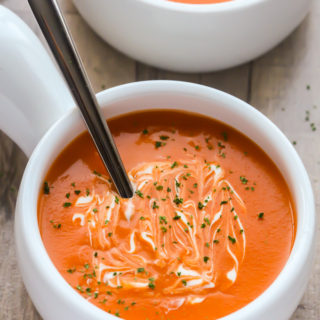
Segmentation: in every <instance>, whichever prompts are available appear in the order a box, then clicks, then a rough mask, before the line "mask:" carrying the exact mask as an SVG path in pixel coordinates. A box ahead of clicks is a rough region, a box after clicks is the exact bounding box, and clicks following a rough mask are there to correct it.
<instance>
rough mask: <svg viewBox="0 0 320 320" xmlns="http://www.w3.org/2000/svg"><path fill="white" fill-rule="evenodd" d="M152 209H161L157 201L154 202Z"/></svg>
mask: <svg viewBox="0 0 320 320" xmlns="http://www.w3.org/2000/svg"><path fill="white" fill-rule="evenodd" d="M152 209H153V210H154V209H159V206H158V205H157V203H156V202H155V201H153V204H152Z"/></svg>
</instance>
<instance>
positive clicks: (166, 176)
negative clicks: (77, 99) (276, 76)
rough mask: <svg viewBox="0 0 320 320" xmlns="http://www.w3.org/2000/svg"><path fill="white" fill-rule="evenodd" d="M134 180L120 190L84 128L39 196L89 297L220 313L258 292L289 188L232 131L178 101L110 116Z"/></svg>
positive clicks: (111, 303) (50, 234) (271, 260)
mask: <svg viewBox="0 0 320 320" xmlns="http://www.w3.org/2000/svg"><path fill="white" fill-rule="evenodd" d="M109 126H110V128H111V132H112V134H113V135H114V138H115V142H116V144H117V146H118V148H119V151H120V154H121V157H122V159H123V161H124V164H125V167H126V170H127V172H128V176H129V179H130V181H131V183H132V185H133V187H134V190H135V194H134V197H133V198H132V199H121V198H120V196H119V195H118V194H117V192H116V190H115V188H114V185H113V183H112V181H111V180H110V178H109V176H108V174H107V172H106V171H105V168H104V166H103V164H102V163H101V161H100V158H99V155H98V153H97V151H96V150H95V147H94V145H93V143H92V141H91V139H90V136H89V135H88V133H84V134H82V135H80V136H79V137H78V138H76V139H75V140H74V141H73V142H72V143H71V144H70V145H68V146H67V147H66V148H65V150H63V151H62V153H61V154H60V155H59V156H58V158H57V159H56V160H55V162H54V163H53V165H52V167H51V168H50V170H49V172H48V175H47V176H46V178H45V181H44V188H43V190H42V192H41V194H40V196H39V205H38V211H39V227H40V231H41V236H42V239H43V242H44V245H45V247H46V249H47V251H48V254H49V256H50V258H51V259H52V261H53V263H54V264H55V266H56V267H57V269H58V270H59V272H60V273H61V275H62V276H63V277H64V278H65V280H66V281H67V282H68V283H69V284H70V285H71V286H72V287H73V288H74V289H75V290H76V291H77V292H78V293H79V294H80V295H81V296H82V297H83V298H84V299H86V300H88V301H89V302H91V303H93V304H94V305H96V306H97V307H99V308H101V309H103V310H105V311H106V312H109V313H112V314H113V315H117V316H119V317H121V318H124V319H130V320H137V319H139V320H141V319H142V320H146V319H149V320H153V319H159V320H162V319H171V320H173V319H175V320H191V319H192V320H193V319H196V318H199V319H208V320H212V319H218V318H220V317H223V316H225V315H227V314H229V313H231V312H233V311H236V310H237V309H239V308H241V307H243V306H245V305H246V304H247V303H249V302H250V301H252V300H254V299H255V298H256V297H258V296H259V295H260V294H261V293H262V292H263V291H264V290H265V289H266V288H267V287H268V286H269V285H270V284H271V283H272V281H273V280H274V279H275V278H276V277H277V275H278V274H279V272H280V271H281V269H282V268H283V266H284V264H285V263H286V261H287V259H288V257H289V254H290V251H291V248H292V245H293V241H294V232H295V215H294V210H293V207H292V205H291V203H292V201H291V196H290V193H289V191H288V188H287V185H286V183H285V181H284V179H283V178H282V176H281V174H280V172H279V171H278V169H277V168H276V166H275V165H274V164H273V162H272V161H271V159H269V157H268V156H267V155H266V154H265V153H264V152H263V151H262V150H261V149H260V148H259V147H258V146H257V145H256V144H254V143H253V142H252V141H251V140H250V139H248V138H247V137H245V136H243V135H242V134H241V133H240V132H238V131H236V130H234V129H232V128H230V127H228V126H226V125H224V124H222V123H220V122H218V121H215V120H212V119H209V118H206V117H203V116H199V115H196V114H189V113H182V112H178V111H168V110H166V111H146V112H141V113H134V114H128V115H124V116H121V117H119V118H116V119H112V120H110V121H109Z"/></svg>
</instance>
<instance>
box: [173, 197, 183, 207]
mask: <svg viewBox="0 0 320 320" xmlns="http://www.w3.org/2000/svg"><path fill="white" fill-rule="evenodd" d="M173 202H174V203H175V204H176V205H177V206H179V204H182V203H183V199H182V198H179V197H178V195H177V194H176V196H175V198H174V199H173Z"/></svg>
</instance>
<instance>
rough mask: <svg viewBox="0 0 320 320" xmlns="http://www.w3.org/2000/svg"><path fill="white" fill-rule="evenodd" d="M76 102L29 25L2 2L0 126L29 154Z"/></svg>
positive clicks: (0, 27)
mask: <svg viewBox="0 0 320 320" xmlns="http://www.w3.org/2000/svg"><path fill="white" fill-rule="evenodd" d="M73 107H74V102H73V99H72V97H71V94H70V93H69V91H68V89H67V87H66V84H65V82H64V80H63V79H62V77H61V75H60V74H59V73H58V71H57V69H56V67H55V65H54V64H53V62H52V60H51V59H50V57H49V55H48V54H47V52H46V50H45V49H44V47H43V46H42V44H41V43H40V41H39V39H38V38H37V37H36V36H35V34H34V33H33V32H32V31H31V30H30V28H29V27H28V26H27V25H26V24H25V23H24V22H23V21H22V20H21V19H20V18H19V17H17V16H16V15H15V14H13V13H12V12H11V11H10V10H8V9H6V8H5V7H3V6H1V5H0V129H1V130H3V131H4V132H5V133H6V134H7V135H8V136H9V137H10V138H11V139H13V140H14V141H15V142H16V143H17V144H18V145H19V146H20V147H21V149H22V150H23V151H24V152H25V153H26V155H27V156H30V154H31V153H32V151H33V149H34V147H35V146H36V145H37V143H38V141H39V140H40V138H41V137H42V136H43V134H44V133H45V132H46V131H47V130H48V128H49V127H50V126H51V125H52V124H53V123H54V122H55V121H56V120H58V119H59V118H60V117H61V116H62V115H63V114H64V113H66V112H67V110H70V109H72V108H73Z"/></svg>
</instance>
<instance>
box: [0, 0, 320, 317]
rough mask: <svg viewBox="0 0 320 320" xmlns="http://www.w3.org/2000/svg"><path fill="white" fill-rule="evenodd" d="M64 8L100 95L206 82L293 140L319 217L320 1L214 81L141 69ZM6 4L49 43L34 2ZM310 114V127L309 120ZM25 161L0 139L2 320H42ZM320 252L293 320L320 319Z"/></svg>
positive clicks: (66, 4) (65, 0) (67, 0)
mask: <svg viewBox="0 0 320 320" xmlns="http://www.w3.org/2000/svg"><path fill="white" fill-rule="evenodd" d="M59 2H60V4H61V7H62V9H63V12H64V14H65V17H66V21H67V23H68V25H69V27H70V30H71V32H72V34H73V37H74V39H75V42H76V45H77V47H78V49H79V51H80V54H81V57H82V59H83V62H84V64H85V67H86V70H87V72H88V75H89V77H90V79H91V82H92V84H93V87H94V90H95V91H96V92H98V91H100V90H102V89H104V88H109V87H112V86H115V85H119V84H122V83H127V82H131V81H135V80H136V81H141V80H151V79H172V80H182V81H192V82H196V83H202V84H205V85H208V86H212V87H215V88H217V89H221V90H223V91H226V92H228V93H231V94H233V95H235V96H237V97H239V98H241V99H243V100H246V101H248V102H249V103H251V104H252V105H254V106H255V107H257V108H258V109H259V110H260V111H262V112H263V113H264V114H266V115H267V116H268V117H269V118H270V119H271V120H272V121H274V122H275V123H276V124H277V125H278V126H279V127H280V129H281V130H282V131H283V132H284V133H285V134H286V135H287V136H288V137H289V139H290V140H291V141H296V148H297V150H298V152H299V154H300V156H301V157H302V159H303V161H304V163H305V165H306V167H307V170H308V172H309V175H310V178H311V180H312V183H313V187H314V191H315V196H316V203H317V212H319V209H320V195H319V194H320V182H319V179H320V81H319V77H320V59H319V52H320V24H319V20H320V3H319V1H315V3H314V5H313V8H312V11H311V13H310V15H309V16H308V18H307V19H306V20H305V21H304V22H303V23H302V25H301V26H300V27H299V28H298V29H297V30H296V31H295V32H294V33H293V34H292V35H291V36H290V37H289V38H288V39H287V40H285V41H284V42H283V43H282V44H280V45H279V46H278V47H277V48H275V49H274V50H272V51H271V52H269V53H267V54H266V55H264V56H263V57H261V58H259V59H257V60H255V61H253V62H251V63H248V64H245V65H242V66H239V67H236V68H233V69H230V70H226V71H221V72H217V73H208V74H177V73H172V72H166V71H163V70H159V69H157V68H153V67H150V66H146V65H144V64H142V63H137V62H135V61H133V60H131V59H130V58H127V57H126V56H124V55H123V54H120V53H119V52H117V51H116V50H114V49H113V48H112V47H110V46H109V45H108V44H106V43H104V42H103V41H102V40H101V39H100V38H99V37H98V36H97V35H95V34H94V33H93V31H92V30H91V29H90V28H89V27H88V25H87V24H86V23H85V22H84V20H83V19H82V17H80V15H79V14H78V13H77V10H76V9H75V7H74V6H73V4H72V2H71V0H59ZM0 4H3V5H5V6H6V7H8V8H10V9H11V10H13V11H14V12H15V13H17V14H18V15H19V16H20V17H21V18H22V19H23V20H24V21H25V22H26V23H27V24H28V25H29V26H30V27H31V29H32V30H34V32H35V33H36V34H37V35H38V36H39V37H40V39H41V40H42V41H43V42H44V40H43V37H42V35H41V32H40V30H39V28H38V27H37V24H36V21H35V20H34V18H33V16H32V13H31V11H30V9H29V8H28V5H27V1H25V0H0ZM308 85H310V90H307V86H308ZM0 90H1V88H0ZM306 111H308V112H309V114H310V115H309V121H306V120H305V118H306ZM0 116H1V115H0ZM311 123H314V124H315V126H317V130H316V131H312V130H311V126H310V124H311ZM26 162H27V159H26V157H25V156H24V154H23V153H22V151H21V150H20V149H19V148H18V147H17V146H16V145H15V144H14V143H13V142H12V141H11V140H10V139H9V138H8V137H7V136H6V135H5V134H3V133H1V132H0V320H38V319H41V317H40V316H39V314H38V313H37V311H36V310H35V308H34V307H33V305H32V302H31V300H30V298H29V297H28V294H27V292H26V290H25V288H24V286H23V283H22V281H21V277H20V274H19V271H18V268H17V264H16V256H15V248H14V238H13V219H14V206H15V201H16V195H17V189H18V187H19V184H20V180H21V177H22V172H23V169H24V167H25V165H26ZM319 242H320V240H318V243H319ZM317 250H318V252H317V257H316V263H315V267H314V270H313V273H312V276H311V281H310V282H309V286H308V288H307V291H306V293H305V295H304V298H303V300H302V302H301V304H300V305H299V307H298V308H297V310H296V312H295V313H294V315H293V316H292V318H291V320H319V319H320V304H319V301H320V254H319V253H320V252H319V246H318V247H317ZM71 320H72V319H71Z"/></svg>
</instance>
